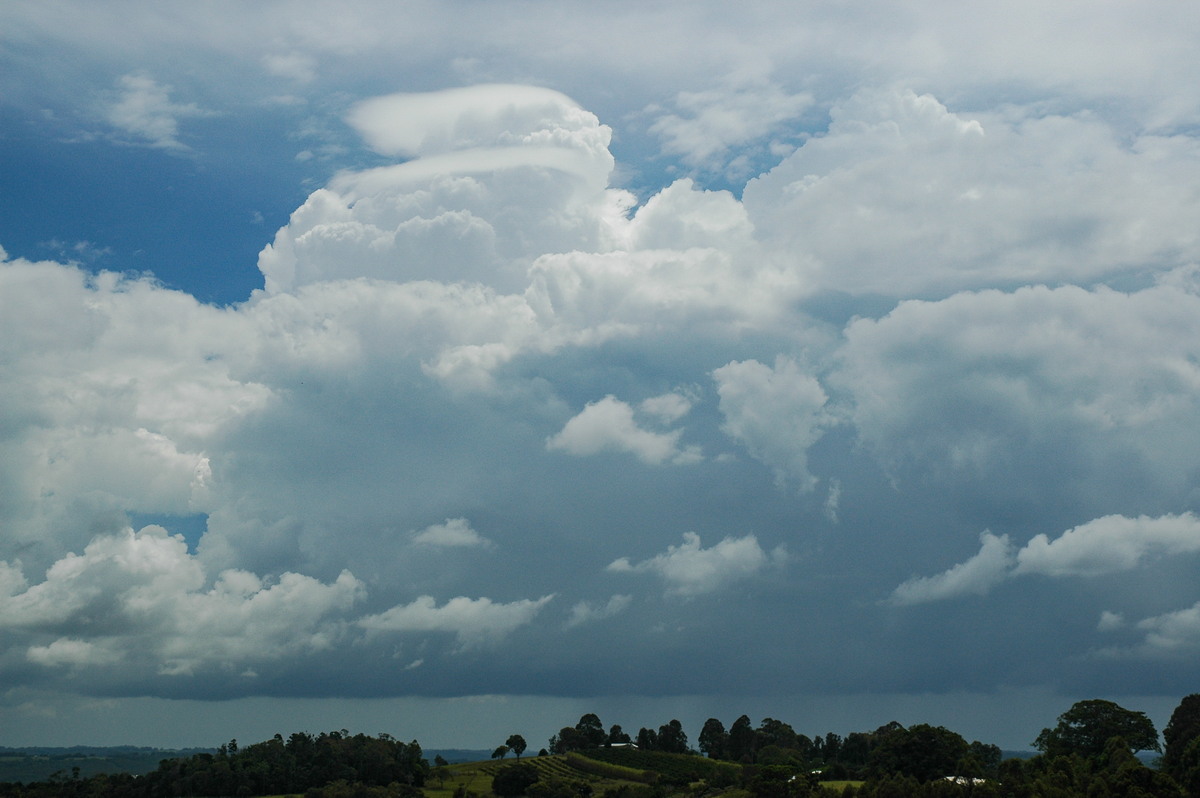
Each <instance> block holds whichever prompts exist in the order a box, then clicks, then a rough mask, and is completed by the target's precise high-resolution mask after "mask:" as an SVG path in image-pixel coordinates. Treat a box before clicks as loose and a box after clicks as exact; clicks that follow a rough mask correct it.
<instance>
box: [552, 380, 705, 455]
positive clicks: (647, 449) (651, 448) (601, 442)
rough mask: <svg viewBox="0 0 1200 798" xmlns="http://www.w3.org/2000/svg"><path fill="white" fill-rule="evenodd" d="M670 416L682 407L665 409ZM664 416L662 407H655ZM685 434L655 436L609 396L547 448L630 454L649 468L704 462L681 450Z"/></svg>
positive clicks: (696, 452) (589, 408) (694, 452)
mask: <svg viewBox="0 0 1200 798" xmlns="http://www.w3.org/2000/svg"><path fill="white" fill-rule="evenodd" d="M665 406H666V407H669V408H670V409H671V412H678V410H679V409H680V405H679V404H678V403H677V402H670V403H669V404H667V405H665ZM651 407H652V408H653V409H657V410H658V413H656V414H658V415H661V412H662V408H661V407H660V405H659V404H652V405H651ZM682 434H683V431H682V430H672V431H670V432H653V431H651V430H647V429H643V428H642V427H640V426H638V424H637V421H636V420H635V419H634V411H633V408H632V407H631V406H630V405H628V404H626V403H625V402H622V401H621V400H620V399H617V398H616V397H615V396H611V395H610V396H606V397H604V398H603V399H600V400H599V401H596V402H591V403H589V404H588V405H587V406H586V407H585V408H584V409H583V410H581V411H580V413H579V415H577V416H575V417H574V418H572V419H571V420H570V421H568V422H567V423H566V426H564V427H563V428H562V430H561V431H560V432H559V433H558V434H556V435H554V436H553V437H551V438H550V439H549V440H548V441H546V448H547V449H551V450H557V451H563V452H566V453H568V454H573V455H576V456H578V457H584V456H588V455H594V454H599V453H601V452H606V451H610V452H628V453H630V454H633V455H635V456H636V457H637V458H638V459H639V460H641V461H642V462H644V463H648V464H650V465H662V464H663V463H666V462H670V463H674V464H676V465H685V464H689V463H695V462H698V461H699V460H701V459H702V458H703V456H702V455H701V454H700V451H699V449H698V448H697V447H695V446H687V447H683V448H680V446H679V437H680V436H681V435H682Z"/></svg>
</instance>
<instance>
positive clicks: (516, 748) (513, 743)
mask: <svg viewBox="0 0 1200 798" xmlns="http://www.w3.org/2000/svg"><path fill="white" fill-rule="evenodd" d="M504 744H505V745H507V746H508V750H509V751H512V752H513V753H514V754H516V755H517V759H518V760H519V759H520V758H521V754H523V753H525V748H526V745H525V738H524V737H522V736H521V735H519V734H510V735H508V739H507V740H505V742H504Z"/></svg>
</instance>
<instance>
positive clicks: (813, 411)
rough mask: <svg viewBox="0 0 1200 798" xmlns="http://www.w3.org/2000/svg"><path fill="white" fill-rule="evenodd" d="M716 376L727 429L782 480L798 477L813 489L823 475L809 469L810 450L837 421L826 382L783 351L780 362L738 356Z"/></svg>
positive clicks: (805, 485) (777, 478)
mask: <svg viewBox="0 0 1200 798" xmlns="http://www.w3.org/2000/svg"><path fill="white" fill-rule="evenodd" d="M712 376H713V379H714V380H716V382H717V393H718V394H719V395H720V397H721V412H722V413H723V414H724V415H725V425H724V429H725V431H726V433H728V434H729V436H730V437H732V438H733V439H734V440H736V441H738V442H739V443H741V444H743V445H744V446H745V447H746V448H747V450H749V452H750V454H751V455H752V456H753V457H754V458H755V459H757V460H760V461H762V462H763V463H764V464H766V465H768V466H770V467H771V469H772V470H773V471H774V472H775V480H776V481H777V482H779V483H780V484H783V483H786V482H787V481H788V480H795V481H796V482H797V483H799V485H800V488H801V490H806V491H807V490H811V489H812V488H813V487H814V486H815V485H816V481H817V480H816V477H815V476H813V475H812V474H811V473H809V470H808V449H809V447H810V446H812V445H813V444H814V443H816V442H817V440H819V439H820V438H821V436H822V435H823V434H824V433H825V431H826V430H827V429H828V428H829V427H830V426H832V424H833V418H832V416H831V415H830V414H829V412H828V411H827V410H826V402H827V401H828V397H827V396H826V395H825V391H824V389H823V388H822V387H821V384H820V382H819V381H818V380H817V379H816V378H815V377H813V376H811V375H809V374H805V373H804V372H802V371H801V370H800V367H799V366H798V365H797V364H796V362H795V361H793V360H791V359H789V358H786V357H783V356H782V355H781V356H779V357H778V358H776V360H775V365H774V367H771V366H767V365H764V364H762V363H759V362H758V361H756V360H746V361H741V362H738V361H734V362H731V363H729V364H727V365H725V366H722V367H721V368H719V369H716V370H714V371H713V373H712Z"/></svg>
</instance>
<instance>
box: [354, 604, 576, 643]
mask: <svg viewBox="0 0 1200 798" xmlns="http://www.w3.org/2000/svg"><path fill="white" fill-rule="evenodd" d="M553 598H554V596H553V594H551V595H548V596H542V597H541V598H539V599H521V600H519V601H513V602H509V603H508V604H504V603H501V602H494V601H492V600H491V599H489V598H486V597H485V598H477V599H472V598H468V597H466V596H458V597H456V598H452V599H450V600H449V601H447V602H446V603H445V604H443V605H442V606H440V607H439V606H438V605H437V602H436V601H435V600H434V598H433V596H420V597H419V598H417V599H416V600H414V601H413V602H412V603H410V604H401V605H397V606H395V607H392V608H391V609H389V610H386V611H385V612H381V613H379V614H377V615H368V616H367V617H365V618H361V619H359V620H358V622H357V623H358V625H359V626H361V627H362V628H363V629H366V630H367V631H369V632H388V633H391V632H396V633H405V632H450V633H453V634H454V635H455V637H456V638H457V640H458V645H459V650H466V649H470V648H475V647H478V646H482V645H487V644H494V643H497V642H499V641H501V640H503V639H504V638H506V637H508V636H509V635H510V634H512V633H513V632H514V631H516V630H517V629H518V628H520V627H522V626H526V625H528V624H529V623H531V622H532V621H533V619H534V618H535V617H536V616H537V614H538V613H539V612H541V610H542V607H544V606H546V604H548V603H549V602H550V601H551V600H552V599H553Z"/></svg>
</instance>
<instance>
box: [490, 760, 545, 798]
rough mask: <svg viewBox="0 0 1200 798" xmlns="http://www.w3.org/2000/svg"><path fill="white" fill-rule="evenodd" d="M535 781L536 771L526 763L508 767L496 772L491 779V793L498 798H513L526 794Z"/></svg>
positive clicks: (536, 778)
mask: <svg viewBox="0 0 1200 798" xmlns="http://www.w3.org/2000/svg"><path fill="white" fill-rule="evenodd" d="M537 780H538V769H537V768H536V767H534V766H533V765H531V764H529V763H528V762H525V763H518V764H515V765H509V766H508V767H503V768H500V769H499V770H497V771H496V775H495V776H493V777H492V792H494V793H496V795H499V796H500V798H515V796H518V795H524V794H525V793H527V792H528V791H529V788H530V786H531V785H533V784H535V783H537Z"/></svg>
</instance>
